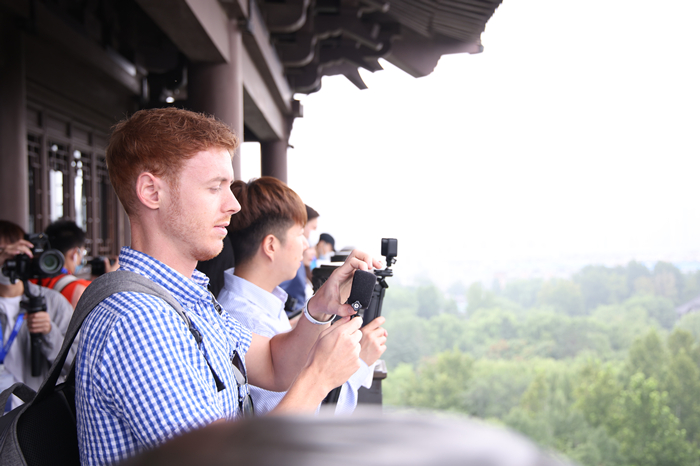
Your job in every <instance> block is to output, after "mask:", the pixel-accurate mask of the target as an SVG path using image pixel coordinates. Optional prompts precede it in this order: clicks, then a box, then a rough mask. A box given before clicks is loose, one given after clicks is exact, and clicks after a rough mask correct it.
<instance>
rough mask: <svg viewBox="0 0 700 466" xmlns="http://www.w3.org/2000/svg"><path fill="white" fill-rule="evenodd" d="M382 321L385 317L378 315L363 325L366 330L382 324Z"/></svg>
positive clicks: (384, 320)
mask: <svg viewBox="0 0 700 466" xmlns="http://www.w3.org/2000/svg"><path fill="white" fill-rule="evenodd" d="M384 322H386V319H385V318H384V317H382V316H379V317H377V318H375V319H374V320H372V322H370V323H368V324H367V325H365V328H366V329H367V330H374V329H376V328H378V327H381V326H382V324H384Z"/></svg>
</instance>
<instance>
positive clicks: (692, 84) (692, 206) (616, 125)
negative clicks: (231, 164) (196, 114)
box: [242, 0, 700, 286]
mask: <svg viewBox="0 0 700 466" xmlns="http://www.w3.org/2000/svg"><path fill="white" fill-rule="evenodd" d="M699 22H700V2H698V1H697V0H666V1H664V2H659V1H654V2H652V1H648V0H607V1H603V0H591V1H587V2H582V1H572V0H519V1H517V0H504V2H503V3H502V4H501V6H500V7H499V8H498V10H497V11H496V13H495V14H494V16H493V17H492V18H491V20H490V21H489V23H488V24H487V26H486V31H485V33H484V34H483V35H482V42H483V44H484V52H483V53H481V54H477V55H467V54H464V55H448V56H445V57H443V58H442V59H441V61H440V63H439V65H438V67H437V68H436V70H435V71H434V72H433V73H432V74H431V75H429V76H427V77H425V78H420V79H415V78H413V77H411V76H409V75H407V74H405V73H403V72H402V71H400V70H398V69H397V68H395V67H393V66H392V65H391V64H389V63H387V62H382V65H383V66H384V68H385V70H384V71H379V72H377V73H374V74H372V73H369V72H364V73H363V71H364V70H361V74H362V76H363V78H364V80H365V82H366V83H367V85H368V87H369V89H367V90H364V91H360V90H358V89H357V88H355V87H354V86H353V85H352V84H351V83H350V82H349V81H347V80H346V79H345V78H343V77H330V78H328V77H326V78H324V79H323V86H322V88H321V90H320V91H319V92H317V93H315V94H311V95H308V96H303V95H302V96H297V98H299V99H300V100H301V101H302V104H303V106H304V117H303V118H299V119H297V120H296V121H295V123H294V129H293V131H292V137H291V140H290V144H292V145H293V146H294V149H290V150H289V153H288V157H289V180H288V181H289V185H290V186H291V187H292V188H293V189H294V190H295V191H296V192H297V193H299V194H300V195H301V197H302V199H303V200H304V202H306V203H307V204H309V205H310V206H312V207H314V208H315V209H316V210H318V211H319V212H320V214H321V218H320V228H319V233H321V232H329V233H331V234H332V235H333V236H334V237H335V238H336V243H337V246H341V247H342V246H346V245H353V246H356V247H360V248H362V249H365V250H368V251H369V252H371V253H373V254H377V255H378V253H379V245H380V239H381V238H382V237H396V238H398V240H399V258H398V261H397V264H396V265H395V266H394V270H395V273H396V275H397V276H399V277H401V278H400V279H402V280H405V281H410V278H409V277H411V276H415V275H416V274H419V275H422V276H427V277H429V278H431V279H433V280H435V281H436V282H438V283H439V284H443V285H445V286H446V285H447V284H449V282H451V281H454V280H457V279H462V280H464V281H465V283H468V282H470V281H471V280H474V279H483V280H487V281H488V280H490V277H491V276H493V273H494V272H499V273H501V274H505V275H506V276H509V277H514V276H516V275H518V274H527V273H528V270H525V269H532V267H534V265H532V264H533V263H535V262H536V263H538V264H540V265H539V266H538V267H540V272H542V273H544V274H545V275H546V274H548V273H551V267H549V266H542V265H541V264H542V263H543V261H545V262H546V263H550V264H551V263H559V264H561V263H572V262H574V261H575V262H576V263H577V264H583V263H588V262H597V263H601V262H608V263H613V262H615V261H619V262H623V263H624V262H626V261H628V260H630V259H633V258H634V259H637V260H656V259H665V260H675V261H679V260H698V259H700V252H699V251H700V212H698V201H699V196H698V192H699V191H700V189H698V175H699V174H700V170H698V168H700V134H699V131H698V129H699V128H700V89H699V85H698V83H700V60H699V59H698V55H699V52H698V49H699V47H700V27H698V23H699ZM257 151H258V148H257V145H256V144H247V145H244V151H243V170H242V172H243V173H242V175H243V178H244V179H248V178H250V177H253V176H259V174H260V171H259V170H260V168H259V157H258V152H257ZM527 264H531V265H530V266H528V265H527ZM577 266H578V265H577ZM542 267H544V269H543V268H542ZM545 269H546V270H545ZM560 270H564V269H562V268H561V267H560Z"/></svg>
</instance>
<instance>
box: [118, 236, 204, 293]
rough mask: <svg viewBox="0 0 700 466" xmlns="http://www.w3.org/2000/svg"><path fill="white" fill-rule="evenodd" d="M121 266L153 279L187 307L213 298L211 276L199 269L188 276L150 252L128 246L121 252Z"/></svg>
mask: <svg viewBox="0 0 700 466" xmlns="http://www.w3.org/2000/svg"><path fill="white" fill-rule="evenodd" d="M119 268H120V269H124V270H126V271H129V272H135V273H138V274H139V275H143V276H144V277H146V278H149V279H150V280H153V281H154V282H155V283H157V284H159V285H161V286H162V287H163V288H165V289H166V290H168V291H169V292H170V293H171V294H172V295H173V296H174V297H175V298H176V299H177V300H178V301H180V302H181V303H183V304H184V305H185V306H186V307H190V306H189V305H195V304H196V303H198V302H200V301H202V300H207V301H208V300H210V299H211V298H210V295H209V291H207V286H208V285H209V278H208V277H207V276H206V275H204V274H203V273H202V272H200V271H199V270H196V269H195V270H194V272H193V273H192V276H191V277H189V278H188V277H185V276H184V275H183V274H181V273H180V272H178V271H177V270H175V269H173V268H172V267H169V266H167V265H165V264H164V263H162V262H161V261H159V260H157V259H155V258H153V257H151V256H149V255H148V254H145V253H143V252H141V251H136V250H135V249H131V248H129V247H126V246H125V247H123V248H122V249H121V252H120V253H119Z"/></svg>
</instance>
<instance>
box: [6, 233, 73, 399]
mask: <svg viewBox="0 0 700 466" xmlns="http://www.w3.org/2000/svg"><path fill="white" fill-rule="evenodd" d="M24 236H25V233H24V230H22V228H21V227H20V226H19V225H17V224H15V223H12V222H9V221H7V220H0V268H1V267H2V266H3V265H4V264H5V262H6V261H7V260H8V259H12V258H14V257H15V256H17V255H18V254H26V255H28V256H30V257H32V248H33V246H34V245H33V244H32V243H31V242H29V241H27V240H25V239H24ZM27 285H28V286H29V291H30V293H31V294H32V295H35V296H39V295H41V296H43V297H44V299H45V302H46V311H39V312H32V313H29V314H26V313H25V311H24V310H23V309H21V306H20V303H21V302H22V301H26V300H27V299H29V298H28V297H27V296H26V295H25V289H24V283H23V282H22V281H21V280H17V281H15V283H11V282H10V279H9V278H8V277H7V276H5V275H4V274H3V273H0V338H2V344H1V345H0V391H2V390H4V389H6V388H8V387H9V386H11V385H12V384H14V383H16V382H22V383H24V384H25V385H27V386H29V387H31V388H33V389H34V390H37V389H38V388H39V386H40V385H41V382H43V380H44V376H45V375H46V374H47V373H48V370H49V368H50V367H51V364H52V363H53V360H54V359H55V358H56V355H57V354H58V351H59V350H60V349H61V345H62V344H63V337H64V336H65V334H66V330H67V329H68V323H69V322H70V318H71V316H72V315H73V308H72V307H71V306H70V304H69V303H68V301H67V300H66V299H65V298H64V297H63V296H61V294H60V293H57V292H55V291H53V290H50V289H48V288H44V287H40V286H38V285H35V284H33V283H27ZM30 333H36V334H40V335H41V339H42V345H41V353H42V357H41V358H40V363H41V365H40V367H39V370H40V373H39V375H36V376H34V375H32V365H31V358H30V355H31V339H30ZM71 362H72V356H71V357H69V360H68V361H67V363H66V367H68V365H69V364H70V363H71ZM3 408H4V407H0V412H2V409H3Z"/></svg>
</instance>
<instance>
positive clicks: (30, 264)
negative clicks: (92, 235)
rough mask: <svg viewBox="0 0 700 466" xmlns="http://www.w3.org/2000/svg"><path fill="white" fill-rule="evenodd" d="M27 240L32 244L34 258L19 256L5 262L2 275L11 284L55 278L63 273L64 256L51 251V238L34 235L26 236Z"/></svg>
mask: <svg viewBox="0 0 700 466" xmlns="http://www.w3.org/2000/svg"><path fill="white" fill-rule="evenodd" d="M25 239H26V240H27V241H29V242H31V243H32V245H33V247H32V254H34V257H29V256H28V255H26V254H18V255H16V256H15V257H13V258H11V259H7V260H6V261H5V264H4V265H3V267H2V273H3V274H4V275H6V276H8V277H9V278H10V282H12V283H14V282H15V281H17V280H29V279H30V278H46V277H54V276H56V275H58V274H59V273H61V269H63V263H64V258H63V254H62V253H61V251H59V250H58V249H51V245H50V244H49V238H48V237H47V236H46V235H45V234H43V233H34V234H30V235H26V236H25Z"/></svg>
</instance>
